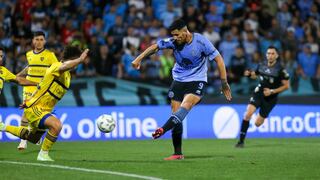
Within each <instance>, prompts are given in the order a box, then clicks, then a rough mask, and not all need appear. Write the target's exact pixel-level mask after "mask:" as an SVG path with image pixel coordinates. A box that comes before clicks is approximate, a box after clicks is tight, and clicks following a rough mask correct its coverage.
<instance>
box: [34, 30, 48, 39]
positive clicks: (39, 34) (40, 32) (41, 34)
mask: <svg viewBox="0 0 320 180" xmlns="http://www.w3.org/2000/svg"><path fill="white" fill-rule="evenodd" d="M37 36H43V37H46V35H45V34H44V32H43V31H35V32H33V38H34V37H37Z"/></svg>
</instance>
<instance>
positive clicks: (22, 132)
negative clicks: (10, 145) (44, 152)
mask: <svg viewBox="0 0 320 180" xmlns="http://www.w3.org/2000/svg"><path fill="white" fill-rule="evenodd" d="M5 131H6V132H8V133H10V134H12V135H15V136H17V137H20V138H21V139H25V136H26V135H27V134H28V133H29V130H28V128H26V127H23V126H11V125H7V126H6V129H5Z"/></svg>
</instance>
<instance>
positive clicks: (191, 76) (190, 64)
mask: <svg viewBox="0 0 320 180" xmlns="http://www.w3.org/2000/svg"><path fill="white" fill-rule="evenodd" d="M157 45H158V48H159V49H160V50H161V49H173V55H174V57H175V59H176V63H175V65H174V67H173V69H172V77H173V79H174V80H176V81H179V82H190V81H205V82H207V71H208V67H207V59H208V60H210V61H212V60H213V59H214V58H215V57H217V56H218V55H219V54H220V53H219V51H218V50H217V49H216V48H215V47H214V46H213V44H212V43H211V42H210V41H209V40H208V39H207V38H205V37H204V36H202V35H201V34H199V33H193V38H192V42H191V43H188V44H184V45H178V44H177V43H175V42H174V39H173V38H167V39H162V40H159V41H158V42H157Z"/></svg>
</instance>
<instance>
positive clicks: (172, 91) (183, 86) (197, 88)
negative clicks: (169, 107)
mask: <svg viewBox="0 0 320 180" xmlns="http://www.w3.org/2000/svg"><path fill="white" fill-rule="evenodd" d="M206 87H207V82H205V81H191V82H179V81H173V82H172V83H171V86H170V88H169V92H168V97H169V99H172V100H175V101H180V102H182V100H183V98H184V96H185V95H186V94H194V95H197V96H199V97H200V98H202V97H203V95H204V92H205V90H206Z"/></svg>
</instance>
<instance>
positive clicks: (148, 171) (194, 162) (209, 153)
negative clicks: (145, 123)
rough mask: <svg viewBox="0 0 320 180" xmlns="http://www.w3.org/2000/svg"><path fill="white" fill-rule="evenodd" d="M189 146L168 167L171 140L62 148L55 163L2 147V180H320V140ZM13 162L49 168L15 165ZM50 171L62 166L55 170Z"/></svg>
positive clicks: (202, 142) (1, 144)
mask: <svg viewBox="0 0 320 180" xmlns="http://www.w3.org/2000/svg"><path fill="white" fill-rule="evenodd" d="M235 143H236V140H216V139H192V140H184V141H183V147H184V155H185V159H184V160H180V161H170V162H168V161H164V160H162V159H163V158H164V157H166V156H168V155H170V154H171V153H172V147H171V141H170V140H161V139H160V140H138V141H124V140H122V141H96V142H85V141H82V142H59V141H58V142H57V143H56V144H55V145H54V147H53V150H52V151H51V153H50V155H51V157H52V158H53V159H55V162H53V163H42V162H37V161H36V157H37V154H38V151H39V148H40V147H39V146H36V145H32V144H29V146H28V149H27V150H25V151H23V152H18V151H17V149H16V147H17V145H18V142H10V143H4V142H0V179H2V180H6V179H8V180H11V179H23V180H27V179H30V180H31V179H32V180H34V179H52V180H63V179H68V180H71V179H139V177H137V178H134V177H130V176H126V175H115V174H103V173H98V172H92V171H90V172H85V171H76V170H74V169H66V168H65V167H72V168H84V169H90V170H102V171H108V172H119V173H128V174H135V175H138V176H143V177H150V179H152V178H160V179H320V170H319V167H320V140H319V139H318V138H290V139H271V138H268V139H248V140H247V143H246V147H245V148H243V149H236V148H234V144H235ZM8 161H10V162H12V161H14V162H23V163H36V164H44V166H33V165H30V164H23V165H21V164H11V163H8ZM49 165H61V166H63V167H64V168H60V169H59V168H53V167H51V166H50V167H49Z"/></svg>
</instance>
